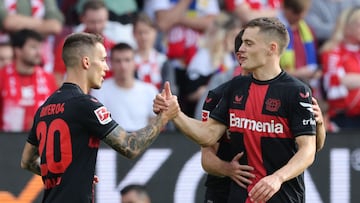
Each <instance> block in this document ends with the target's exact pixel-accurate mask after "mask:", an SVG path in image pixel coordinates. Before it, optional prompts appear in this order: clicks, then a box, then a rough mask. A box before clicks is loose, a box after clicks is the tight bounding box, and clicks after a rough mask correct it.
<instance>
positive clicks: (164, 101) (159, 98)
mask: <svg viewBox="0 0 360 203" xmlns="http://www.w3.org/2000/svg"><path fill="white" fill-rule="evenodd" d="M171 97H172V93H171V90H170V83H169V82H168V81H166V82H165V84H164V89H163V90H162V92H161V93H159V94H157V95H156V97H155V99H154V100H153V111H154V113H156V114H158V113H160V112H161V111H165V110H167V109H168V107H169V105H170V104H169V100H170V99H171Z"/></svg>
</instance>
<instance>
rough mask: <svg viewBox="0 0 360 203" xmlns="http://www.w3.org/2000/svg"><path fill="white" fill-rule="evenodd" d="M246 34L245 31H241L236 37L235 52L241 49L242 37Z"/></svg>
mask: <svg viewBox="0 0 360 203" xmlns="http://www.w3.org/2000/svg"><path fill="white" fill-rule="evenodd" d="M243 34H244V29H242V30H240V32H239V33H238V34H237V35H236V37H235V47H234V52H235V53H236V52H238V51H239V48H240V46H241V44H242V36H243Z"/></svg>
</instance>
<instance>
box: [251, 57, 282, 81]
mask: <svg viewBox="0 0 360 203" xmlns="http://www.w3.org/2000/svg"><path fill="white" fill-rule="evenodd" d="M280 73H281V68H280V65H279V63H278V62H277V61H276V60H274V61H272V62H270V63H266V65H264V66H262V67H260V68H257V69H256V70H254V71H253V77H254V78H255V79H257V80H260V81H267V80H271V79H273V78H275V77H276V76H278V75H279V74H280Z"/></svg>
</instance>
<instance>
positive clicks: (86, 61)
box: [81, 56, 90, 69]
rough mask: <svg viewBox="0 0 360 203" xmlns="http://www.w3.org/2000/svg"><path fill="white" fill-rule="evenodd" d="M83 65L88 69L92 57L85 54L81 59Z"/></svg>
mask: <svg viewBox="0 0 360 203" xmlns="http://www.w3.org/2000/svg"><path fill="white" fill-rule="evenodd" d="M81 65H82V67H84V68H85V69H88V68H89V67H90V58H89V57H88V56H84V57H82V59H81Z"/></svg>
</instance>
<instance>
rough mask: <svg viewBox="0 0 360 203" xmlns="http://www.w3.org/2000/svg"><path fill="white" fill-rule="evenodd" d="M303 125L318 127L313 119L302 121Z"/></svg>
mask: <svg viewBox="0 0 360 203" xmlns="http://www.w3.org/2000/svg"><path fill="white" fill-rule="evenodd" d="M302 123H303V125H316V121H315V120H314V119H312V118H310V119H304V120H303V121H302Z"/></svg>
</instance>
